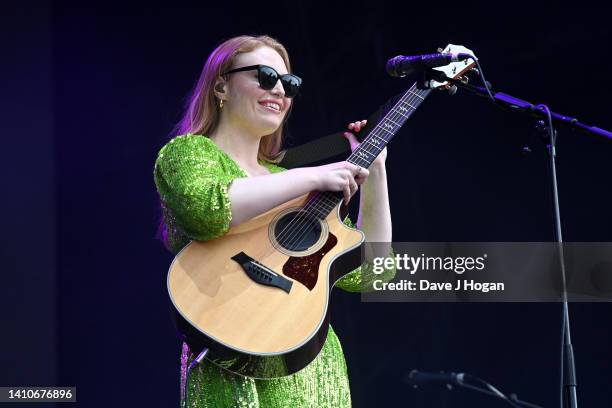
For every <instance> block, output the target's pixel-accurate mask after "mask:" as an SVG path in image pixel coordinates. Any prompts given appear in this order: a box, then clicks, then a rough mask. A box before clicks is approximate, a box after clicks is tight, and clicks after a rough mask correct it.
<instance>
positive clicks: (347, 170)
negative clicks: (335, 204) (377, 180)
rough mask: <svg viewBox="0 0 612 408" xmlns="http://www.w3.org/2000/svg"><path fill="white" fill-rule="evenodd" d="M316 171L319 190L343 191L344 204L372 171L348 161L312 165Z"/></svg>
mask: <svg viewBox="0 0 612 408" xmlns="http://www.w3.org/2000/svg"><path fill="white" fill-rule="evenodd" d="M311 169H313V170H314V171H315V177H316V180H317V186H318V187H317V190H319V191H342V193H343V195H344V204H348V203H349V201H350V199H351V197H352V196H353V194H355V193H356V192H357V189H358V186H359V185H361V184H363V183H364V182H365V181H366V179H367V178H368V175H369V174H370V172H369V171H368V169H365V168H363V167H359V166H357V165H355V164H353V163H349V162H347V161H342V162H336V163H331V164H326V165H324V166H318V167H311Z"/></svg>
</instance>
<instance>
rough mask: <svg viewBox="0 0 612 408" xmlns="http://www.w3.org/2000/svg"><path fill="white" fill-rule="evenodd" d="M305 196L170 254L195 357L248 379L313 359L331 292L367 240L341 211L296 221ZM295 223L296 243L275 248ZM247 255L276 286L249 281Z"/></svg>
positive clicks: (175, 300)
mask: <svg viewBox="0 0 612 408" xmlns="http://www.w3.org/2000/svg"><path fill="white" fill-rule="evenodd" d="M307 199H308V195H304V196H302V197H298V198H296V199H294V200H292V201H289V202H287V203H285V204H283V205H281V206H279V207H276V208H274V209H272V210H270V211H268V212H266V213H264V214H262V215H260V216H258V217H256V218H253V219H252V220H250V221H248V222H246V223H244V224H241V225H239V226H236V227H234V228H231V229H230V230H229V232H228V233H227V234H226V235H224V236H222V237H220V238H218V239H215V240H212V241H206V242H201V241H192V242H191V243H190V244H189V245H187V246H186V247H185V248H183V250H182V251H181V252H180V253H179V254H178V255H177V256H176V257H175V259H174V261H173V262H172V265H171V266H170V271H169V273H168V291H169V294H170V299H171V302H172V305H173V307H174V310H175V312H176V317H177V324H178V328H179V331H180V332H181V333H182V334H183V336H184V339H185V341H186V342H187V343H188V344H189V346H190V348H191V350H192V351H193V352H195V353H199V351H201V350H202V349H203V348H204V347H206V348H208V349H209V353H208V355H207V358H208V359H209V360H211V361H212V362H214V363H215V364H217V365H219V366H221V367H223V368H225V369H227V370H229V371H231V372H233V373H236V374H240V375H244V376H248V377H253V378H275V377H282V376H286V375H290V374H293V373H295V372H297V371H299V370H301V369H302V368H304V367H305V366H306V365H308V363H310V362H311V361H312V360H313V359H314V358H315V357H316V356H317V354H318V353H319V351H320V350H321V348H322V347H323V344H324V343H325V339H326V337H327V331H328V326H329V323H328V321H329V308H328V304H329V297H330V291H331V289H332V287H333V285H334V283H335V282H336V281H337V280H338V279H339V278H340V277H342V276H343V275H345V274H346V273H348V272H350V271H351V270H353V269H354V268H356V267H357V266H359V263H360V258H361V254H360V250H361V243H362V242H363V241H364V235H363V233H362V232H361V231H359V230H355V229H352V228H349V227H347V226H346V225H345V224H343V223H342V220H341V219H340V213H339V210H340V206H339V205H338V206H336V207H335V208H334V209H333V210H332V211H331V212H330V213H329V215H328V216H327V217H326V218H324V219H319V220H310V223H308V222H307V221H308V220H306V219H304V218H299V214H300V213H299V211H300V209H302V207H303V206H304V204H305V203H306V202H307ZM296 214H298V217H297V218H296ZM287 223H289V224H290V225H288V224H287ZM295 225H297V226H298V231H306V230H309V231H310V232H309V233H308V234H303V235H305V236H304V238H303V239H302V242H301V243H300V244H299V245H297V244H296V243H293V244H291V240H285V241H282V238H283V235H287V231H289V230H290V228H289V227H292V226H295ZM294 235H295V234H294ZM305 241H307V242H305ZM239 254H242V255H240V256H242V258H240V259H238V260H236V259H233V258H237V256H238V255H239ZM244 256H246V257H248V258H250V259H252V260H255V261H256V262H257V264H258V265H262V266H264V267H265V268H266V269H268V270H271V271H273V272H275V273H276V274H278V275H280V276H279V279H284V283H283V284H282V285H281V287H276V286H268V285H266V284H265V283H266V281H265V277H264V281H263V284H262V282H259V281H258V278H259V279H261V276H259V275H262V274H259V275H257V274H255V275H254V276H250V275H249V274H248V273H247V272H246V270H245V267H244V265H241V263H243V264H244V263H245V262H246V260H245V259H246V258H244ZM263 275H265V271H264V273H263ZM274 279H276V278H274ZM269 280H270V279H269V277H268V281H269ZM287 285H290V288H289V290H287Z"/></svg>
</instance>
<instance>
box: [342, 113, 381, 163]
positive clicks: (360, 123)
mask: <svg viewBox="0 0 612 408" xmlns="http://www.w3.org/2000/svg"><path fill="white" fill-rule="evenodd" d="M367 123H368V121H367V120H360V121H357V122H351V123H349V124H348V126H347V127H348V129H349V130H352V131H353V132H355V133H357V132H359V131H360V130H361V129H362V128H364V127H365V126H366V124H367ZM344 136H345V137H346V138H347V139H348V141H349V143H350V144H351V151H354V150H355V149H356V148H357V147H358V146H359V145H360V143H359V141H358V140H357V138H356V137H355V135H354V134H353V133H351V132H344ZM385 160H387V146H385V148H384V149H383V150H382V151H381V152H380V154H379V155H378V157H376V159H375V160H374V162H372V166H371V167H370V169H371V170H372V169H375V168H376V167H380V166H384V165H385Z"/></svg>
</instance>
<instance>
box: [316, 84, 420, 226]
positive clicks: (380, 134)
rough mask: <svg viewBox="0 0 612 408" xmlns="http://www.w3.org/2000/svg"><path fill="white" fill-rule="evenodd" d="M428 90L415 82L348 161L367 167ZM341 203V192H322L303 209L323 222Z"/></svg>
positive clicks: (418, 104)
mask: <svg viewBox="0 0 612 408" xmlns="http://www.w3.org/2000/svg"><path fill="white" fill-rule="evenodd" d="M430 92H431V90H430V89H426V90H423V89H418V88H417V86H416V82H415V83H414V84H413V85H412V86H411V87H410V88H409V89H408V90H407V91H406V92H405V93H404V94H403V95H402V97H401V98H400V99H399V100H398V101H397V102H396V104H395V105H394V106H393V108H391V109H390V110H389V111H388V112H387V113H386V114H385V116H384V117H383V118H382V119H381V120H380V121H379V122H378V123H377V124H376V126H375V127H374V129H372V130H371V131H370V133H368V135H367V136H366V137H365V138H364V139H363V141H362V142H361V144H360V145H359V147H357V148H356V149H355V150H354V151H353V152H352V153H351V155H350V156H349V157H348V159H347V161H348V162H349V163H353V164H356V165H358V166H361V167H365V168H368V167H370V165H371V164H372V163H373V162H374V160H375V159H376V157H378V155H379V154H380V152H382V150H383V149H384V148H385V146H387V144H388V143H389V142H390V141H391V139H393V136H395V134H396V133H397V132H398V131H399V129H400V128H401V127H402V126H403V125H404V123H405V122H406V121H407V120H408V118H409V117H410V116H411V115H412V113H413V112H414V111H415V110H416V109H417V108H418V107H419V106H420V105H421V103H422V102H423V101H424V100H425V98H426V97H427V95H429V93H430ZM341 200H342V193H339V192H331V191H325V192H320V193H317V194H315V195H313V197H312V198H311V200H310V201H309V202H308V203H307V204H306V205H305V206H304V209H305V210H306V211H308V212H309V213H312V214H313V215H315V216H316V217H317V218H320V219H323V218H325V217H327V215H329V213H330V212H331V210H332V209H334V208H335V207H336V205H338V203H339V202H340V201H341Z"/></svg>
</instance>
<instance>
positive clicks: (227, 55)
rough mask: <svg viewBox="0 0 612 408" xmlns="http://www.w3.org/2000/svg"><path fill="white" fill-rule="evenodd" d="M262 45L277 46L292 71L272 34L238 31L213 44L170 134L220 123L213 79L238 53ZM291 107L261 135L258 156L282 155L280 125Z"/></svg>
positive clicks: (278, 158)
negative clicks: (264, 134)
mask: <svg viewBox="0 0 612 408" xmlns="http://www.w3.org/2000/svg"><path fill="white" fill-rule="evenodd" d="M263 46H268V47H270V48H272V49H274V50H276V52H278V53H279V55H280V56H281V57H282V59H283V61H284V62H285V65H286V66H287V69H288V70H289V72H291V63H290V62H289V54H288V53H287V50H286V49H285V47H284V46H283V45H282V44H281V43H280V42H278V41H277V40H275V39H274V38H272V37H269V36H267V35H260V36H250V35H241V36H238V37H233V38H230V39H229V40H226V41H224V42H223V43H221V44H220V45H219V46H218V47H217V48H215V50H214V51H213V52H212V53H211V54H210V56H209V57H208V59H207V60H206V63H205V64H204V68H203V69H202V73H201V74H200V78H199V79H198V82H197V84H196V85H195V87H194V88H193V90H192V91H191V94H190V96H189V98H188V100H187V103H186V106H185V114H184V116H183V118H182V119H181V120H180V122H179V123H178V124H177V125H176V127H175V129H174V131H173V134H174V135H183V134H186V133H192V134H199V135H205V136H207V135H208V134H209V133H210V132H212V131H213V130H215V128H216V127H217V125H218V124H219V117H220V114H221V111H220V108H219V103H218V99H217V97H216V96H215V94H214V86H215V83H216V82H217V80H218V79H219V78H220V77H221V73H222V72H225V71H227V70H229V69H230V68H231V67H232V65H233V63H234V60H235V58H236V56H237V55H238V54H241V53H245V52H250V51H253V50H254V49H256V48H258V47H263ZM292 107H293V104H291V107H290V108H289V111H288V112H287V114H286V115H285V118H284V119H283V123H282V124H281V126H279V127H278V129H276V130H275V131H274V132H273V133H271V134H269V135H266V136H264V137H262V139H261V141H260V143H259V151H258V153H257V156H258V159H259V160H262V161H266V162H269V163H278V162H280V161H281V160H282V158H283V155H284V151H282V150H281V149H282V144H283V129H284V125H285V122H286V121H287V118H288V117H289V114H290V113H291V108H292Z"/></svg>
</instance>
